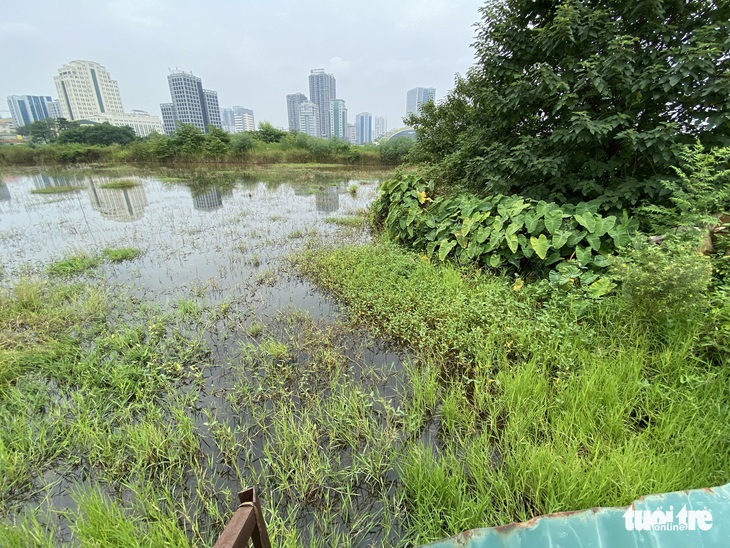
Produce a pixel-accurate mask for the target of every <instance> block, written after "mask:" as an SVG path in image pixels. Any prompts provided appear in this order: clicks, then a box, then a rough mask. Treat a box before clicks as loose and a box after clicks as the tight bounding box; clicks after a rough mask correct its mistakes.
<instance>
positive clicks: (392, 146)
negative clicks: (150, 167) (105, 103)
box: [0, 119, 413, 166]
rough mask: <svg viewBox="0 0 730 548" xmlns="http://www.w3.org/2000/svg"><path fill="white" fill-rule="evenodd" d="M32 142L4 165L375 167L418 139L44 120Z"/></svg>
mask: <svg viewBox="0 0 730 548" xmlns="http://www.w3.org/2000/svg"><path fill="white" fill-rule="evenodd" d="M21 130H22V134H23V135H25V136H27V137H29V140H30V143H29V144H27V145H26V144H21V145H18V144H13V145H4V146H0V165H44V164H70V163H119V162H121V163H181V162H182V163H253V164H273V163H308V162H317V163H338V164H346V165H360V166H371V165H372V166H376V165H397V164H400V163H402V162H403V161H404V160H405V158H406V156H407V154H408V152H409V150H410V148H411V146H412V145H413V141H412V140H410V139H395V140H389V141H386V142H384V143H383V144H381V145H377V146H376V145H358V146H353V145H350V144H349V143H347V142H345V141H342V140H340V139H318V138H315V137H310V136H308V135H305V134H302V133H290V132H286V131H282V130H279V129H277V128H275V127H274V126H272V125H271V124H270V123H268V122H262V123H261V124H259V129H258V131H253V132H245V133H238V134H235V135H231V134H229V133H227V132H225V131H223V130H222V129H220V128H215V127H211V128H209V131H208V132H207V133H203V132H202V131H201V130H200V129H199V128H197V127H195V126H193V125H190V124H180V125H179V126H178V128H177V130H176V131H175V133H174V134H173V135H171V136H169V137H168V136H166V135H160V134H158V133H153V134H151V135H150V136H148V137H144V138H138V137H136V136H135V134H134V132H133V131H132V129H131V128H128V127H115V126H112V125H110V124H108V123H103V124H93V125H92V124H89V125H80V124H78V123H77V122H69V121H67V120H64V119H59V120H44V121H42V122H35V123H33V124H30V125H29V126H27V127H25V128H21Z"/></svg>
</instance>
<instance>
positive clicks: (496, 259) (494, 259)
mask: <svg viewBox="0 0 730 548" xmlns="http://www.w3.org/2000/svg"><path fill="white" fill-rule="evenodd" d="M501 264H502V258H501V257H500V256H499V254H498V253H492V255H491V256H490V257H489V266H491V267H492V268H497V267H499V265H501Z"/></svg>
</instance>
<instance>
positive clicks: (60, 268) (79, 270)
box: [46, 247, 142, 277]
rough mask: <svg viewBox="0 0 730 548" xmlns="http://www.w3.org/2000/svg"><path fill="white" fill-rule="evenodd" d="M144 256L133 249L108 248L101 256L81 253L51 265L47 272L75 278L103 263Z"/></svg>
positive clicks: (52, 274) (139, 251)
mask: <svg viewBox="0 0 730 548" xmlns="http://www.w3.org/2000/svg"><path fill="white" fill-rule="evenodd" d="M141 254H142V251H141V250H139V249H136V248H133V247H119V248H106V249H104V250H103V251H102V252H101V255H97V256H89V255H87V254H86V253H79V254H77V255H73V256H70V257H66V258H65V259H61V260H60V261H56V262H54V263H51V264H50V265H49V266H48V268H47V269H46V271H47V272H48V274H50V275H51V276H60V277H66V276H75V275H78V274H83V273H84V272H87V271H89V270H91V269H93V268H96V267H97V266H99V265H100V264H101V263H102V262H104V261H107V262H110V263H120V262H123V261H131V260H132V259H136V258H137V257H139V256H140V255H141Z"/></svg>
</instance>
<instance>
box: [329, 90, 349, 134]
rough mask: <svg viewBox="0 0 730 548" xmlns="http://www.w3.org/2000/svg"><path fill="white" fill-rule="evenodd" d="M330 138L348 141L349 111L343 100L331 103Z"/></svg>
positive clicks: (335, 100) (333, 100)
mask: <svg viewBox="0 0 730 548" xmlns="http://www.w3.org/2000/svg"><path fill="white" fill-rule="evenodd" d="M329 118H330V135H329V136H330V137H336V138H337V139H342V140H343V141H345V140H347V109H346V108H345V101H343V100H342V99H332V101H330V115H329Z"/></svg>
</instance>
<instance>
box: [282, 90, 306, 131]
mask: <svg viewBox="0 0 730 548" xmlns="http://www.w3.org/2000/svg"><path fill="white" fill-rule="evenodd" d="M306 101H307V96H306V95H304V94H303V93H292V94H290V95H287V96H286V113H287V116H288V118H289V131H301V128H300V127H299V106H300V105H301V104H302V103H304V102H306Z"/></svg>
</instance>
